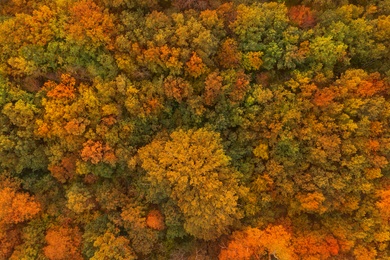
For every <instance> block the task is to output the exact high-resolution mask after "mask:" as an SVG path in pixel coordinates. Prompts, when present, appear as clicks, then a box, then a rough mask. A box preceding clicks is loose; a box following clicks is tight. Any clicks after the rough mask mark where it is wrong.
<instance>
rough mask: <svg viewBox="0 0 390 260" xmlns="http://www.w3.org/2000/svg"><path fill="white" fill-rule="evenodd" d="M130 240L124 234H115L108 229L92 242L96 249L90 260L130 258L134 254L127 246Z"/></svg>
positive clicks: (121, 259) (125, 259)
mask: <svg viewBox="0 0 390 260" xmlns="http://www.w3.org/2000/svg"><path fill="white" fill-rule="evenodd" d="M129 244H130V242H129V240H128V239H126V238H125V237H124V236H116V235H115V234H113V233H112V232H110V231H108V230H107V232H106V233H104V235H102V236H100V237H98V238H97V239H96V241H95V243H94V244H93V245H94V246H95V247H97V248H98V250H97V251H96V252H95V254H94V255H93V257H91V259H92V260H100V259H113V260H114V259H115V260H127V259H129V260H132V259H136V256H135V254H134V252H133V250H132V249H131V247H130V246H129Z"/></svg>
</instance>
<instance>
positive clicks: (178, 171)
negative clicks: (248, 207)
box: [138, 129, 239, 240]
mask: <svg viewBox="0 0 390 260" xmlns="http://www.w3.org/2000/svg"><path fill="white" fill-rule="evenodd" d="M220 142H221V140H220V137H219V134H217V133H214V132H211V131H208V130H206V129H199V130H188V131H183V130H178V131H175V132H173V133H172V134H171V135H170V136H169V138H168V139H166V140H159V139H155V140H153V141H152V142H151V143H150V144H148V145H146V146H145V147H143V148H141V149H139V151H138V153H139V156H140V159H141V162H142V168H144V169H145V170H146V172H147V175H146V179H147V180H148V181H149V182H150V184H151V189H150V197H151V200H152V201H163V200H164V199H169V200H172V201H173V202H174V203H175V204H176V205H177V206H178V207H179V208H180V210H181V212H182V213H183V215H184V218H185V222H184V228H185V230H186V231H187V232H188V233H189V234H191V235H193V236H195V237H197V238H202V239H205V240H214V239H216V238H218V237H219V236H220V235H222V234H225V233H226V232H227V231H228V228H229V226H231V225H232V224H233V223H234V221H235V220H236V219H237V218H239V211H238V208H237V200H238V193H239V186H238V181H237V177H238V174H237V172H236V171H235V170H234V169H232V168H230V167H229V157H227V156H226V155H225V154H224V151H223V148H222V145H221V143H220Z"/></svg>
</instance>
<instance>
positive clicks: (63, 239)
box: [43, 226, 83, 260]
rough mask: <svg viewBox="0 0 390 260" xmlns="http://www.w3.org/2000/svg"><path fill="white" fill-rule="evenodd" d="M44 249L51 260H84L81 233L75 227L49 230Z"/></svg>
mask: <svg viewBox="0 0 390 260" xmlns="http://www.w3.org/2000/svg"><path fill="white" fill-rule="evenodd" d="M45 240H46V243H47V245H46V246H45V248H44V249H43V250H44V252H45V256H46V257H47V258H49V259H50V260H71V259H72V260H73V259H75V260H82V259H83V257H82V255H81V251H80V246H81V232H80V230H79V229H78V228H77V227H75V228H72V227H68V226H55V227H52V228H50V229H49V230H47V232H46V236H45Z"/></svg>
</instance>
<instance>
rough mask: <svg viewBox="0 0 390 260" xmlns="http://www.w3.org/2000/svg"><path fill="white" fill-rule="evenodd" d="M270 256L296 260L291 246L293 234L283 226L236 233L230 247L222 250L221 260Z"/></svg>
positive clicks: (245, 259) (249, 229) (232, 237)
mask: <svg viewBox="0 0 390 260" xmlns="http://www.w3.org/2000/svg"><path fill="white" fill-rule="evenodd" d="M264 255H268V258H269V259H270V258H271V256H273V257H276V258H277V259H279V258H280V259H286V260H288V259H295V255H294V252H293V248H292V246H291V234H290V233H289V232H288V231H286V229H285V228H284V227H283V226H272V225H269V226H268V227H267V228H266V229H265V230H261V229H258V228H247V229H245V230H243V231H236V232H234V233H233V235H232V236H231V240H230V242H229V244H228V246H227V247H226V248H224V249H222V250H221V253H220V255H219V259H220V260H231V259H239V260H241V259H242V260H249V259H262V258H263V256H264Z"/></svg>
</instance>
